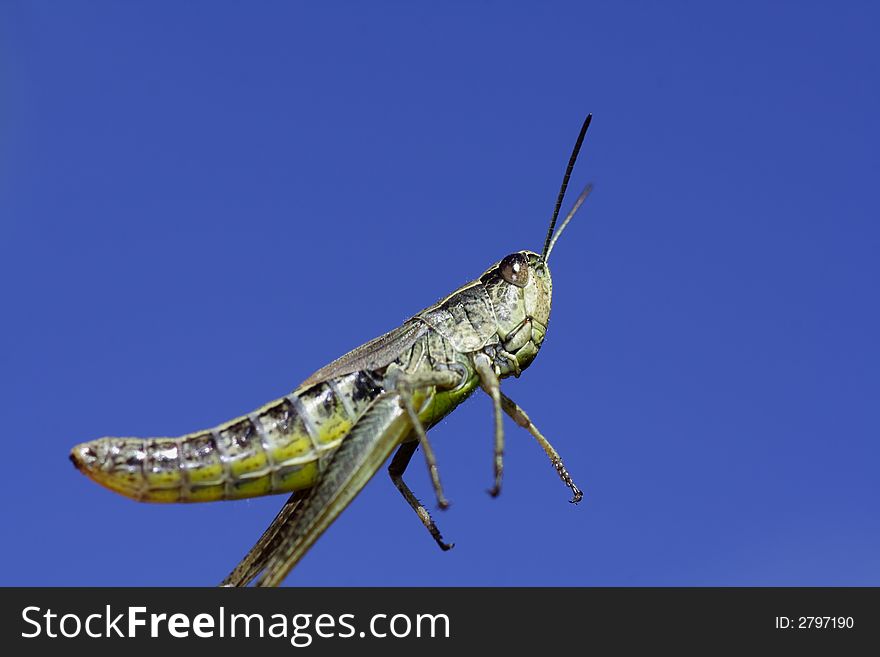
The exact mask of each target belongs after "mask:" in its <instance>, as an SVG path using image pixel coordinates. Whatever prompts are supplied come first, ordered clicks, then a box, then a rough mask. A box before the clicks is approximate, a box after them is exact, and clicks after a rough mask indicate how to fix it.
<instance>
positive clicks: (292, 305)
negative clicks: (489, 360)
mask: <svg viewBox="0 0 880 657" xmlns="http://www.w3.org/2000/svg"><path fill="white" fill-rule="evenodd" d="M431 4H433V3H417V6H415V7H414V6H411V3H404V2H396V3H382V4H380V5H378V6H376V7H373V8H372V9H367V8H365V7H364V6H363V4H362V3H356V2H350V3H324V4H323V5H322V6H321V8H314V7H308V6H306V5H305V3H301V4H299V3H288V2H277V3H268V2H261V3H247V4H245V3H219V2H202V3H196V2H187V3H176V2H164V3H156V2H139V3H115V2H102V3H96V2H78V3H62V2H30V1H27V2H25V1H20V2H4V3H3V4H2V9H0V21H2V27H0V30H2V31H0V81H2V86H0V88H2V103H0V105H2V109H0V285H2V300H3V304H2V307H3V316H2V323H0V332H2V340H0V344H2V363H0V367H2V381H0V388H2V389H0V400H2V402H0V403H2V411H3V415H2V416H3V429H2V436H0V441H2V442H0V444H2V464H0V467H2V476H0V486H2V490H0V499H2V502H0V504H2V514H3V515H2V525H3V528H4V531H3V533H4V539H3V541H2V542H0V563H3V564H4V567H3V569H2V573H3V574H2V578H0V583H2V584H40V585H50V584H64V585H68V584H94V585H101V584H110V585H129V584H147V585H153V584H156V585H158V584H180V585H210V584H214V583H216V582H217V581H219V579H220V578H221V577H222V576H224V575H225V574H226V572H227V571H228V570H229V569H230V568H231V567H232V566H233V565H234V564H235V563H236V561H237V560H238V559H239V558H240V557H241V556H242V554H243V553H244V552H245V551H246V550H247V548H248V547H250V545H251V544H252V543H253V541H254V540H256V538H257V537H258V535H259V534H260V532H261V531H262V529H263V528H264V526H265V525H266V524H268V522H269V521H270V520H271V518H272V517H273V516H274V514H275V512H276V511H277V509H278V508H279V506H280V505H281V503H282V502H283V499H284V498H283V497H271V498H263V499H259V500H253V501H243V502H235V503H215V504H206V505H190V506H151V505H143V504H138V503H136V502H132V501H130V500H127V499H124V498H122V497H119V496H117V495H114V494H112V493H110V492H108V491H106V490H104V489H102V488H100V487H99V486H97V485H95V484H94V483H92V482H90V481H89V480H87V479H86V478H84V477H83V476H82V475H80V474H79V473H78V472H76V471H75V470H74V468H73V467H72V466H71V465H70V463H69V462H68V460H67V454H68V450H69V448H70V447H71V446H72V445H73V444H75V443H77V442H80V441H83V440H87V439H91V438H95V437H98V436H103V435H143V436H149V435H177V434H180V433H184V432H188V431H192V430H196V429H200V428H203V427H206V426H211V425H213V424H216V423H218V422H221V421H224V420H226V419H228V418H230V417H232V416H235V415H238V414H240V413H243V412H247V411H250V410H252V409H254V408H256V407H257V406H259V405H261V404H262V403H264V402H266V401H268V400H270V399H273V398H275V397H278V396H280V395H282V394H284V393H286V392H288V391H289V390H291V389H293V388H294V387H295V386H296V385H297V384H298V383H299V382H300V381H301V380H303V379H304V378H305V377H306V376H308V375H309V374H310V373H311V372H312V371H314V370H315V369H317V368H318V367H320V366H322V365H324V364H325V363H327V362H329V361H330V360H331V359H333V358H335V357H336V356H339V355H340V354H342V353H343V352H345V351H347V350H349V349H350V348H352V347H354V346H356V345H358V344H360V343H362V342H365V341H366V340H368V339H370V338H372V337H374V336H376V335H378V334H379V333H382V332H384V331H386V330H388V329H390V328H392V327H394V326H396V325H398V324H400V322H401V321H402V320H404V319H405V318H407V317H408V316H410V315H411V314H413V313H414V312H416V311H418V310H420V309H421V308H423V307H425V306H427V305H429V304H431V303H433V302H434V301H435V300H436V299H438V298H440V297H442V296H444V295H445V294H447V293H448V292H450V291H451V290H453V289H455V288H456V287H457V286H458V285H460V284H462V283H464V282H465V281H467V280H470V279H472V278H474V277H476V276H477V275H479V274H480V273H481V272H482V271H483V270H484V269H485V268H486V267H487V266H489V265H490V264H491V263H493V262H494V261H496V260H497V259H499V258H500V257H502V256H504V255H505V254H507V253H508V252H510V251H513V250H518V249H522V248H529V249H538V248H539V247H540V246H541V243H542V240H543V238H544V231H545V230H546V225H547V220H548V217H549V213H550V210H551V207H552V204H553V200H554V198H555V195H556V191H557V187H558V184H559V181H560V178H561V175H562V172H563V168H564V165H565V162H566V160H567V158H568V155H569V151H570V148H571V145H572V142H573V140H574V138H575V136H576V134H577V130H578V128H579V126H580V123H581V121H582V119H583V117H584V115H585V114H586V113H587V112H588V111H592V112H593V113H594V114H595V120H594V122H593V127H592V129H591V133H590V134H589V136H588V138H587V143H586V146H585V149H584V152H583V155H582V159H581V162H580V163H579V165H578V167H577V169H576V171H575V175H574V178H573V186H574V187H575V188H580V187H581V186H582V185H583V184H584V183H585V182H586V181H588V180H593V181H594V182H595V184H596V190H595V193H594V195H593V196H592V197H591V198H590V200H589V201H588V204H587V205H586V206H585V209H584V211H583V212H582V214H581V215H579V216H578V218H577V219H576V220H575V222H574V223H573V224H572V225H571V227H570V228H569V230H568V231H567V232H566V235H565V236H564V238H563V239H562V240H561V242H560V243H559V245H558V247H557V249H556V251H555V252H554V257H553V261H552V266H553V274H554V282H555V290H554V291H555V295H554V308H553V317H552V321H551V324H550V330H549V334H548V338H547V341H546V343H545V345H544V348H543V350H542V352H541V355H540V357H539V358H538V359H537V361H536V362H535V364H534V365H533V366H532V367H531V368H530V369H529V370H528V371H527V372H526V374H525V375H524V376H523V377H522V378H521V379H519V380H515V381H514V380H510V381H508V382H506V383H505V390H507V392H508V393H509V394H510V395H511V396H512V397H513V398H514V399H516V400H517V401H518V402H519V403H520V404H521V405H522V406H523V407H524V408H525V409H526V410H527V411H528V412H529V413H530V415H531V416H532V417H533V419H534V420H535V421H536V423H537V424H538V426H539V427H540V428H541V429H542V430H543V431H544V433H545V434H546V435H547V436H549V437H550V438H551V440H552V441H553V442H554V444H555V445H556V446H557V447H558V449H559V450H560V452H561V453H562V454H563V456H564V457H565V459H566V463H567V464H568V466H569V469H570V470H571V472H572V473H573V474H574V476H575V479H576V481H577V482H579V483H580V485H581V487H583V488H584V490H585V493H586V497H585V499H584V501H583V503H582V504H581V505H580V506H578V507H573V506H571V505H569V504H568V503H567V499H568V496H567V491H566V490H565V488H564V487H563V486H562V485H561V484H560V482H559V481H558V480H557V479H556V477H555V475H554V473H553V471H552V469H551V468H550V466H549V465H548V463H547V461H546V459H545V457H544V454H543V453H542V452H541V450H540V449H539V448H538V446H537V445H536V444H535V443H534V441H533V440H532V439H531V438H530V437H529V435H528V434H527V433H525V432H523V431H522V430H520V429H518V428H517V427H515V426H514V425H513V423H511V422H508V425H507V435H508V451H507V461H506V463H507V469H506V473H505V474H506V478H505V485H504V491H503V493H502V495H501V497H499V498H498V499H495V500H492V499H490V498H489V497H488V496H487V495H486V493H485V490H486V489H487V488H488V486H489V484H490V481H491V451H492V438H491V435H492V434H491V429H492V423H491V413H490V403H489V401H488V399H487V398H486V397H485V395H477V396H475V397H474V399H472V400H470V401H469V402H467V403H466V404H465V405H464V406H463V407H461V408H460V409H459V410H458V411H457V412H456V413H454V414H453V415H452V416H451V417H450V418H449V419H447V420H446V421H445V422H444V423H443V424H442V425H441V426H440V427H438V428H437V429H435V430H434V431H433V438H434V444H435V445H436V450H437V453H438V458H439V462H440V467H441V472H442V475H443V477H444V483H445V485H446V489H447V492H448V494H449V496H450V498H451V499H452V501H453V506H452V508H451V510H449V511H448V512H446V513H440V512H437V513H436V517H437V521H438V523H439V524H440V528H441V530H442V531H443V532H444V534H445V536H446V537H447V538H448V539H449V540H452V541H455V542H456V543H457V546H456V548H455V549H454V550H453V551H452V552H449V553H445V554H444V553H441V552H440V550H438V549H437V548H436V546H435V545H434V544H433V542H432V541H431V539H430V537H429V536H428V535H427V533H426V532H425V531H424V529H423V528H422V527H421V525H420V524H419V522H418V520H417V519H416V518H415V516H414V515H413V513H412V512H411V511H410V510H409V509H408V508H407V506H406V504H405V503H404V502H403V500H402V499H401V498H400V497H399V495H398V493H397V491H396V490H395V489H394V487H393V486H392V485H391V483H390V482H389V480H388V479H387V477H386V476H385V475H384V473H380V475H379V476H377V477H376V478H375V479H374V480H373V481H371V482H370V484H369V486H368V487H367V488H366V489H365V490H364V491H363V492H362V493H361V495H360V496H359V497H358V498H357V499H356V500H355V502H354V503H353V504H352V506H351V507H350V508H349V509H348V510H347V511H346V512H345V513H344V514H343V515H342V516H341V517H340V519H339V520H338V521H337V522H336V523H335V524H334V525H333V526H332V527H331V528H330V530H329V531H328V532H327V533H326V534H325V536H324V537H323V538H321V540H320V541H319V542H318V543H317V544H316V546H315V547H314V549H313V550H312V551H311V552H310V553H309V554H308V555H307V557H306V558H305V559H304V560H303V562H302V563H301V565H300V567H299V568H298V569H296V570H295V571H294V572H293V574H292V575H291V577H290V578H289V579H288V580H287V583H288V584H295V585H325V584H326V585H350V584H353V585H381V584H389V585H391V584H394V585H397V584H402V585H438V584H439V585H450V584H466V585H520V584H522V585H714V584H722V585H744V584H756V585H785V584H794V585H806V584H817V585H831V584H845V585H859V584H873V585H880V512H878V506H880V505H878V502H880V467H878V466H880V446H878V438H880V431H878V429H880V420H878V415H880V413H878V411H880V405H878V401H880V397H878V393H880V374H878V371H880V354H878V335H880V311H878V282H880V276H878V274H880V266H878V250H880V200H878V199H880V193H878V191H880V190H878V184H877V183H878V174H880V156H878V152H880V150H878V137H880V131H878V124H880V121H878V116H880V102H878V101H880V93H878V80H880V75H878V74H880V71H878V68H880V67H878V64H880V41H878V39H877V35H876V26H877V25H878V19H880V13H878V10H877V9H875V8H872V5H871V3H863V4H862V3H838V4H836V5H833V7H832V4H831V3H821V4H820V3H804V2H797V3H791V4H787V5H786V4H777V3H774V4H773V5H772V6H767V5H768V3H753V4H749V3H713V6H712V7H711V8H710V7H706V6H704V5H703V4H700V3H687V4H685V3H673V4H669V3H646V2H645V3H541V4H540V5H539V4H538V3H529V4H530V5H531V7H530V8H527V9H526V8H524V5H525V3H523V6H513V5H512V4H511V3H502V2H481V3H467V4H465V3H460V4H454V5H453V6H452V7H447V8H442V9H441V8H437V7H436V6H431ZM873 7H876V5H873ZM413 463H414V467H413V468H412V470H411V472H410V473H409V474H408V481H409V482H410V484H411V485H412V487H413V488H414V489H415V490H416V491H417V492H418V493H419V494H420V495H421V496H422V497H423V498H424V499H426V500H431V499H432V496H431V491H430V486H429V483H428V480H427V476H426V474H425V469H424V467H423V465H422V462H421V457H420V456H419V457H418V459H417V460H415V461H414V462H413Z"/></svg>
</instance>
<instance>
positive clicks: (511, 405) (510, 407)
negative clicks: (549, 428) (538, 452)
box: [501, 392, 584, 504]
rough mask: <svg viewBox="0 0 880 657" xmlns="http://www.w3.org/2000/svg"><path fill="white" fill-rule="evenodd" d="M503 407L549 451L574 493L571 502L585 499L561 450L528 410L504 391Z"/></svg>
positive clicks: (551, 458)
mask: <svg viewBox="0 0 880 657" xmlns="http://www.w3.org/2000/svg"><path fill="white" fill-rule="evenodd" d="M501 407H502V408H503V409H504V412H505V413H507V414H508V415H509V416H510V417H511V418H512V419H513V421H514V422H516V423H517V424H518V425H519V426H521V427H522V428H523V429H526V430H527V431H528V432H529V433H530V434H532V435H533V436H534V437H535V440H537V441H538V444H539V445H540V446H541V447H542V448H543V450H544V451H545V452H546V453H547V456H549V457H550V463H551V464H552V465H553V468H554V469H555V470H556V473H557V474H558V475H559V478H560V479H562V482H563V483H564V484H565V485H566V486H568V487H569V488H570V489H571V492H572V494H573V497H572V498H571V502H572V503H573V504H577V503H578V502H580V501H581V500H582V499H583V497H584V494H583V493H582V492H581V489H580V488H578V487H577V486H576V485H575V483H574V482H573V481H572V480H571V475H570V474H568V470H566V469H565V465H563V463H562V457H560V456H559V452H557V451H556V450H555V449H553V445H551V444H550V441H548V440H547V439H546V438H544V436H542V435H541V432H540V431H538V428H537V427H536V426H535V425H534V424H532V421H531V420H530V419H529V416H528V415H526V412H525V411H524V410H523V409H521V408H520V407H519V406H518V405H517V404H516V402H515V401H513V400H512V399H511V398H510V397H508V396H507V395H505V394H504V393H503V392H502V393H501Z"/></svg>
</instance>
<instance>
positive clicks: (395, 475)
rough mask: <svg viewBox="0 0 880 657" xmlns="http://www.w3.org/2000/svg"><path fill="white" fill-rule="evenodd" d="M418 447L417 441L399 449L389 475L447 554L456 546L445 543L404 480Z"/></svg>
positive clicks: (429, 516) (392, 461)
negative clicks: (407, 467) (447, 551)
mask: <svg viewBox="0 0 880 657" xmlns="http://www.w3.org/2000/svg"><path fill="white" fill-rule="evenodd" d="M418 446H419V443H418V442H416V441H410V442H406V443H403V444H402V445H401V446H400V447H399V448H398V450H397V453H396V454H395V455H394V458H393V459H391V464H390V465H389V466H388V475H389V476H390V477H391V481H392V482H394V485H395V486H396V487H397V490H399V491H400V494H401V495H403V499H405V500H406V502H407V504H409V506H410V508H412V510H413V511H415V512H416V515H417V516H418V517H419V520H421V521H422V524H423V525H424V526H425V527H426V528H427V529H428V531H429V532H430V533H431V536H432V538H433V539H434V540H435V541H436V542H437V545H439V546H440V549H441V550H443V551H444V552H445V551H446V550H449V549H451V548H453V547H454V546H455V544H454V543H446V542H444V541H443V536H442V535H441V534H440V530H439V529H437V525H436V524H435V523H434V519H433V518H431V514H430V513H428V510H427V509H426V508H425V507H424V505H423V504H422V503H421V502H419V500H418V498H417V497H416V496H415V495H413V492H412V490H410V487H409V486H407V485H406V482H405V481H404V480H403V473H404V472H405V471H406V466H408V465H409V461H410V459H411V458H412V455H413V454H415V451H416V448H417V447H418Z"/></svg>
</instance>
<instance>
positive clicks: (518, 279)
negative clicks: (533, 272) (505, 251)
mask: <svg viewBox="0 0 880 657" xmlns="http://www.w3.org/2000/svg"><path fill="white" fill-rule="evenodd" d="M498 267H499V269H501V275H502V276H503V277H504V280H505V281H507V282H508V283H510V284H511V285H516V286H517V287H525V286H526V283H528V282H529V261H528V258H526V257H525V256H524V255H523V254H522V253H511V254H510V255H509V256H507V257H506V258H504V260H502V261H501V264H500V265H498Z"/></svg>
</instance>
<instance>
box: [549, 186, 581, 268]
mask: <svg viewBox="0 0 880 657" xmlns="http://www.w3.org/2000/svg"><path fill="white" fill-rule="evenodd" d="M592 191H593V183H587V185H586V187H584V191H582V192H581V193H580V195H579V196H578V197H577V200H576V201H575V202H574V205H573V206H571V211H570V212H569V213H568V216H566V217H565V220H564V221H563V222H562V225H561V226H559V230H557V231H556V234H555V235H554V236H553V239H552V240H550V244H549V246H548V247H547V253H545V254H544V255H543V256H541V259H542V260H543V261H544V262H547V261H548V260H550V252H551V251H553V247H554V246H556V240H558V239H559V236H560V235H562V231H564V230H565V227H566V226H568V222H569V221H571V218H572V217H573V216H574V215H575V213H576V212H577V211H578V210H580V209H581V205H583V202H584V201H586V200H587V197H588V196H589V195H590V192H592Z"/></svg>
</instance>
